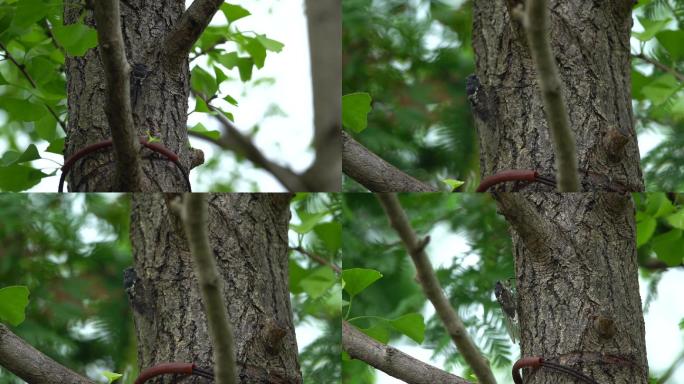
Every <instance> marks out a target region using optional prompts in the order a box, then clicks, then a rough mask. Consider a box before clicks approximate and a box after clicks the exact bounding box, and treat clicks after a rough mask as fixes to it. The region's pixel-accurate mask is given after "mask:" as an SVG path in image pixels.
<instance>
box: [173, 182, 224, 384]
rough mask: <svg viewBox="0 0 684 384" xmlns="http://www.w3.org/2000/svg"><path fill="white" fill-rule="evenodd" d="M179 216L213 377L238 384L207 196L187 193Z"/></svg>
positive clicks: (220, 381)
mask: <svg viewBox="0 0 684 384" xmlns="http://www.w3.org/2000/svg"><path fill="white" fill-rule="evenodd" d="M180 216H181V219H182V220H183V224H184V227H185V236H186V237H187V239H188V244H189V246H190V253H191V254H192V257H193V260H194V263H193V265H194V269H195V273H196V274H197V280H198V283H199V287H200V291H201V292H202V301H203V302H204V310H205V312H206V314H207V323H208V324H209V333H210V335H211V341H212V346H213V350H214V376H215V378H216V382H217V383H218V384H235V383H236V382H237V374H236V371H235V354H234V352H233V343H234V341H233V340H234V339H233V332H232V327H231V324H230V322H229V320H228V312H227V310H226V308H227V306H226V303H225V302H224V300H223V289H222V284H221V278H220V276H219V273H218V267H217V266H216V259H215V258H214V253H213V252H212V249H211V246H210V244H209V235H208V233H207V231H208V228H207V227H208V222H207V216H208V204H207V196H206V195H205V194H200V193H186V194H185V195H184V196H183V207H182V211H181V215H180Z"/></svg>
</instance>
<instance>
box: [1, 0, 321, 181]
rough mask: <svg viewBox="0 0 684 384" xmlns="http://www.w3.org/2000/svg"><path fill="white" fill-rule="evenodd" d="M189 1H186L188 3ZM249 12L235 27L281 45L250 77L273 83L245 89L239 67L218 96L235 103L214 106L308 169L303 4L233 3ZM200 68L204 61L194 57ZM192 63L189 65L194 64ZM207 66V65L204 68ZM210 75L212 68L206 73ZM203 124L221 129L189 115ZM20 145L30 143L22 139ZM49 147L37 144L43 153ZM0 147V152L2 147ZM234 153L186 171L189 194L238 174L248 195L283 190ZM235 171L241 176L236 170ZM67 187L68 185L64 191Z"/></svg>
mask: <svg viewBox="0 0 684 384" xmlns="http://www.w3.org/2000/svg"><path fill="white" fill-rule="evenodd" d="M191 3H192V1H186V4H187V5H189V4H191ZM232 3H234V4H239V5H241V6H243V7H244V8H245V9H247V10H249V11H250V12H251V13H252V15H250V16H247V17H245V18H243V19H241V20H238V21H237V22H235V23H234V26H235V27H237V28H238V29H239V30H241V31H254V32H256V33H258V34H266V35H267V36H268V37H269V38H271V39H274V40H278V41H280V42H282V43H284V44H285V47H284V48H283V50H282V51H281V52H280V53H275V52H268V56H267V57H266V63H265V66H264V67H263V68H262V69H259V70H257V69H256V68H255V69H254V72H253V79H255V80H256V79H261V78H273V79H275V84H273V85H261V86H256V87H254V86H251V85H247V86H245V85H244V84H243V83H242V82H240V81H239V74H238V72H237V69H234V70H232V71H227V72H226V74H227V75H228V76H230V77H233V78H235V79H237V80H236V81H228V82H224V83H223V85H222V86H221V95H222V96H225V95H226V94H230V95H231V96H233V97H234V98H235V99H236V100H237V101H238V103H239V104H238V107H234V106H232V105H230V104H227V103H225V102H223V101H221V103H216V102H215V101H214V102H212V103H216V104H217V105H218V106H221V107H225V108H224V110H226V111H228V112H231V113H233V115H234V117H235V124H236V126H237V127H238V128H239V129H240V130H241V131H243V132H250V131H251V129H252V127H254V126H255V125H256V124H260V127H261V128H260V130H259V132H258V133H257V134H256V136H255V137H254V143H255V144H256V145H257V147H258V148H260V149H261V150H262V152H263V153H264V154H265V156H266V157H267V158H268V159H271V160H273V161H276V162H278V163H280V164H283V165H288V166H290V167H291V168H292V169H293V170H295V171H301V170H304V169H306V168H307V167H308V166H309V164H310V163H311V162H312V161H313V158H314V152H313V150H312V149H311V148H310V143H311V139H312V136H313V101H312V95H311V93H312V92H311V75H310V63H309V42H308V35H307V28H306V16H305V14H304V2H303V0H270V1H245V0H241V1H233V2H232ZM212 24H213V25H225V24H226V19H225V17H224V16H223V13H221V12H218V13H217V14H216V15H215V16H214V19H213V21H212ZM196 62H197V63H199V64H200V65H202V66H204V64H205V63H206V60H203V59H198V60H196ZM194 64H195V62H193V63H192V64H191V66H192V65H194ZM205 68H206V67H205ZM210 73H213V70H211V71H210ZM272 105H276V106H278V107H279V108H280V109H282V110H283V111H284V112H285V114H286V115H287V116H274V117H270V118H266V119H264V113H265V112H266V111H267V110H268V109H269V107H271V106H272ZM194 106H195V102H194V100H190V103H189V107H190V109H191V110H192V109H194ZM4 118H5V117H4V116H3V119H2V120H4ZM198 122H201V123H202V124H203V125H204V126H205V127H207V128H208V129H216V130H220V126H219V125H218V124H217V123H216V122H215V120H214V119H213V118H211V117H210V116H209V115H207V114H198V113H193V114H191V115H190V116H189V117H188V126H189V127H192V126H194V125H195V124H196V123H198ZM21 143H22V145H23V146H27V145H28V144H29V142H28V140H23V141H21ZM191 143H192V145H193V147H197V148H200V149H202V150H203V151H204V154H205V159H209V158H210V157H212V156H214V154H215V153H217V152H220V151H221V150H220V149H218V148H216V147H215V146H213V145H212V144H209V143H207V142H205V141H202V140H195V139H191ZM46 147H47V143H43V144H39V145H38V149H39V150H43V149H45V148H46ZM4 148H5V145H4V143H0V149H4ZM41 156H43V157H45V158H47V159H51V160H52V161H50V160H37V161H35V162H34V163H33V164H34V166H36V167H39V168H44V172H46V173H50V172H51V171H52V170H54V169H55V168H56V167H58V166H59V165H58V164H61V163H63V161H64V159H63V157H62V156H60V155H55V154H51V153H44V152H41ZM237 167H238V165H237V162H236V161H235V159H234V157H233V154H232V152H228V153H227V154H223V155H221V169H224V170H225V172H212V173H211V174H205V175H201V174H200V173H201V172H200V171H199V170H200V168H201V167H200V168H195V169H194V170H193V171H192V172H190V176H191V177H190V180H191V183H192V186H193V191H196V192H203V191H206V189H207V187H208V185H209V184H211V183H212V182H213V181H215V180H228V179H230V177H231V173H237V174H238V175H239V180H240V181H239V182H237V183H235V184H234V186H235V188H236V190H238V191H244V192H250V191H252V190H253V186H252V185H253V184H256V185H258V190H259V191H261V192H280V191H284V188H283V187H282V186H281V185H280V183H278V181H277V180H275V179H274V178H273V177H271V176H270V174H269V173H267V172H265V171H262V170H260V169H256V168H254V167H253V166H252V165H251V163H250V162H248V161H246V162H243V164H241V165H240V166H239V167H240V168H237ZM238 170H239V172H238ZM58 181H59V173H58V174H57V175H56V176H54V177H48V178H44V179H43V180H42V181H41V183H39V184H38V185H36V186H35V187H33V188H32V189H31V190H30V192H56V191H57V184H58ZM65 188H66V187H65Z"/></svg>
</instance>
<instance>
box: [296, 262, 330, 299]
mask: <svg viewBox="0 0 684 384" xmlns="http://www.w3.org/2000/svg"><path fill="white" fill-rule="evenodd" d="M335 281H336V279H335V274H334V272H333V270H332V269H330V268H328V267H319V268H316V269H315V270H314V272H312V273H311V274H309V275H308V276H306V277H305V278H303V279H302V280H301V281H300V282H299V285H300V286H301V287H302V289H303V290H304V292H306V293H307V294H308V295H309V296H310V297H311V298H314V299H316V298H318V297H321V296H322V295H323V294H324V293H326V292H327V291H328V289H330V287H332V286H333V285H334V284H335Z"/></svg>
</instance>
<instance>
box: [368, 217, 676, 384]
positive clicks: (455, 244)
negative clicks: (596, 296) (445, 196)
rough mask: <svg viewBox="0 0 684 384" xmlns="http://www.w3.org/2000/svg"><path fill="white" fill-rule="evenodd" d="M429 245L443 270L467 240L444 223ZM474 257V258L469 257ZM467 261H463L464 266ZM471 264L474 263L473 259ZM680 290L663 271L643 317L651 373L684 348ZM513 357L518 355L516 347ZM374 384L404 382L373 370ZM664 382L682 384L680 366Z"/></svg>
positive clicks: (423, 354)
mask: <svg viewBox="0 0 684 384" xmlns="http://www.w3.org/2000/svg"><path fill="white" fill-rule="evenodd" d="M430 239H431V240H430V244H429V245H428V247H427V253H428V255H429V256H430V260H431V261H432V265H433V266H434V267H435V269H436V268H445V267H448V266H449V265H451V258H452V257H453V256H454V255H462V254H463V253H465V252H467V251H469V250H470V246H468V244H467V240H466V238H465V237H463V236H462V235H458V234H454V233H452V232H450V231H449V229H448V227H447V226H446V225H444V224H440V225H437V226H435V228H433V230H432V231H431V232H430ZM473 257H474V258H475V257H476V256H473ZM468 262H469V260H468V259H467V258H466V260H465V263H466V264H467V263H468ZM473 262H474V260H473ZM639 283H640V291H641V298H642V302H643V301H644V299H645V298H646V290H647V285H646V283H645V282H644V280H643V279H639ZM683 289H684V271H683V270H681V269H673V270H670V271H667V272H666V273H665V274H664V276H663V278H662V280H661V281H660V283H659V284H658V297H657V299H656V300H654V301H653V302H652V303H651V306H650V308H649V311H648V313H646V314H645V322H646V350H647V354H648V364H649V368H651V369H652V370H653V372H652V373H653V374H659V373H662V372H663V371H664V370H665V369H667V368H668V367H669V366H670V364H671V363H672V362H673V360H674V359H675V357H676V356H677V355H678V354H679V353H681V351H682V349H683V348H684V331H682V330H680V329H679V326H678V324H679V322H680V321H681V320H682V319H683V318H684V306H682V305H681V302H682V299H681V292H682V290H683ZM433 314H434V309H433V308H432V306H431V305H426V307H425V308H424V310H423V316H425V318H426V319H428V318H429V317H430V316H432V315H433ZM392 346H393V347H395V348H398V349H399V350H401V351H403V352H405V353H408V354H409V355H411V356H412V357H414V358H417V359H419V360H421V361H424V362H426V363H428V364H432V365H434V366H437V367H439V368H442V367H443V363H444V361H443V360H442V359H438V360H431V359H430V356H431V355H432V350H431V349H426V348H422V347H420V346H417V345H416V343H415V342H413V341H411V340H409V339H407V338H402V339H401V340H400V341H398V342H395V343H393V344H392ZM513 352H514V356H517V354H519V349H518V347H517V345H516V346H515V350H514V351H513ZM376 372H377V374H378V375H377V376H378V380H377V381H376V382H377V383H378V384H403V383H404V382H403V381H401V380H398V379H395V378H393V377H391V376H389V375H386V374H385V373H383V372H382V371H380V370H376ZM454 373H456V374H457V373H458V372H454ZM495 374H496V378H497V381H498V382H499V383H501V384H506V383H512V382H513V380H512V378H511V376H510V370H509V368H506V369H504V370H503V371H497V372H495ZM668 383H684V365H682V366H680V367H679V369H678V370H677V371H676V372H675V374H674V375H673V376H672V378H671V379H670V381H668Z"/></svg>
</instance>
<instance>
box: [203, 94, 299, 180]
mask: <svg viewBox="0 0 684 384" xmlns="http://www.w3.org/2000/svg"><path fill="white" fill-rule="evenodd" d="M195 96H196V97H200V95H195ZM207 106H208V107H209V109H211V110H212V111H214V112H215V113H214V117H215V118H216V120H218V121H219V123H221V125H222V126H223V128H224V131H225V132H224V133H223V134H222V135H221V137H220V138H219V139H218V140H214V139H210V138H208V137H205V136H202V135H194V134H192V132H189V134H191V135H192V136H194V137H197V138H201V139H204V140H207V141H209V142H211V143H214V144H216V145H218V146H220V147H221V148H223V149H226V150H230V151H234V152H237V153H240V154H242V155H244V156H245V157H246V158H247V160H249V161H251V162H252V163H254V164H255V165H257V166H259V167H261V168H263V169H265V170H266V171H268V172H269V173H270V174H271V175H273V177H275V178H276V179H277V180H278V181H279V182H280V183H281V184H282V185H283V186H284V187H285V188H287V190H288V191H290V192H297V191H308V190H309V188H308V186H307V185H306V184H305V183H304V181H303V180H302V178H301V176H300V175H298V174H296V173H295V172H294V171H292V170H291V169H289V168H286V167H283V166H282V165H279V164H276V163H274V162H272V161H271V160H269V159H267V158H266V156H264V155H263V153H261V150H260V149H259V148H257V147H256V145H254V143H252V141H251V140H250V139H249V137H247V136H245V135H243V134H242V132H240V130H238V129H237V127H236V126H235V124H233V122H232V121H230V120H228V118H227V117H226V116H225V115H224V114H223V112H221V110H219V109H218V108H216V107H214V106H212V105H210V104H209V103H207Z"/></svg>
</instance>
